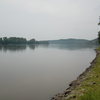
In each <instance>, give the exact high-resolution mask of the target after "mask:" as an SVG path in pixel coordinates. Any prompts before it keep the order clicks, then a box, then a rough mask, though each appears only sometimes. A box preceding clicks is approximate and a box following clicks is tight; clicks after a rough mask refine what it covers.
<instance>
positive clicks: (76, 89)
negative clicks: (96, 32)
mask: <svg viewBox="0 0 100 100" xmlns="http://www.w3.org/2000/svg"><path fill="white" fill-rule="evenodd" d="M96 53H97V55H96V58H95V59H94V60H93V61H92V62H91V66H90V67H89V68H87V69H86V70H85V71H84V72H83V73H82V74H81V75H80V76H79V77H78V78H77V79H76V80H75V81H73V82H71V84H70V85H69V88H67V89H66V90H65V92H64V93H63V94H58V95H56V96H54V97H53V98H52V99H51V100H100V48H98V49H96Z"/></svg>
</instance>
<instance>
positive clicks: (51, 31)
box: [0, 0, 100, 40]
mask: <svg viewBox="0 0 100 100" xmlns="http://www.w3.org/2000/svg"><path fill="white" fill-rule="evenodd" d="M99 16H100V0H0V37H2V36H7V37H10V36H18V37H26V38H27V39H30V38H35V39H37V40H47V39H49V40H52V39H61V38H83V39H94V38H96V37H97V32H98V25H97V23H98V21H99V19H98V17H99Z"/></svg>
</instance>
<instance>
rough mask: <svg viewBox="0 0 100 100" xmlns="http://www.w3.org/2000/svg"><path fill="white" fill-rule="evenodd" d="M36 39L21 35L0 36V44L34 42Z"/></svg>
mask: <svg viewBox="0 0 100 100" xmlns="http://www.w3.org/2000/svg"><path fill="white" fill-rule="evenodd" d="M36 43H38V41H36V40H35V39H31V40H27V39H26V38H22V37H9V38H7V37H1V38H0V44H1V45H8V44H36Z"/></svg>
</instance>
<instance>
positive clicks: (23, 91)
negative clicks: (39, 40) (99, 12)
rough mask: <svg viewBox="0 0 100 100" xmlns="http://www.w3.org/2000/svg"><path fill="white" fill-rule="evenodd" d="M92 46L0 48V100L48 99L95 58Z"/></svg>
mask: <svg viewBox="0 0 100 100" xmlns="http://www.w3.org/2000/svg"><path fill="white" fill-rule="evenodd" d="M94 48H95V47H83V48H82V47H81V48H78V47H77V48H74V47H66V46H64V45H63V46H59V45H40V46H34V45H33V46H28V47H27V46H5V47H0V100H49V99H50V98H51V97H53V96H54V95H55V94H57V93H60V92H63V91H64V90H65V89H66V88H67V87H68V84H69V83H70V82H71V81H73V80H75V79H76V78H77V77H78V75H79V74H81V73H82V72H83V71H84V70H85V69H86V68H87V67H89V66H90V62H91V61H92V60H93V59H94V58H95V56H96V53H95V51H94Z"/></svg>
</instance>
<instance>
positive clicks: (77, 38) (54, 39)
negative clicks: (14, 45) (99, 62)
mask: <svg viewBox="0 0 100 100" xmlns="http://www.w3.org/2000/svg"><path fill="white" fill-rule="evenodd" d="M3 37H7V38H10V37H19V38H26V39H27V40H30V39H35V40H37V41H46V40H63V39H80V40H94V39H97V38H94V39H86V38H58V39H41V40H38V39H36V38H34V37H32V38H30V39H28V38H27V37H24V36H3ZM3 37H0V38H3Z"/></svg>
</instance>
